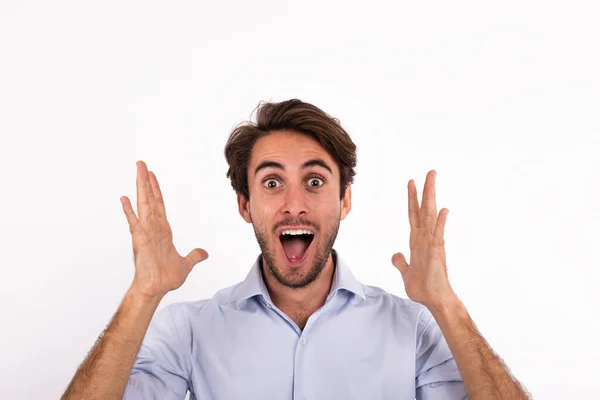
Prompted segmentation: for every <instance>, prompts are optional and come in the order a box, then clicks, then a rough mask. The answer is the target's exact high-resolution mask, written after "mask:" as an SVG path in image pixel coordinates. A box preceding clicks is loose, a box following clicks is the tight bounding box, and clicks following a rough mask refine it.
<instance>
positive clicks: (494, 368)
mask: <svg viewBox="0 0 600 400" xmlns="http://www.w3.org/2000/svg"><path fill="white" fill-rule="evenodd" d="M432 314H433V316H434V318H435V320H436V322H437V323H438V325H439V326H440V329H441V330H442V333H443V335H444V338H445V339H446V342H447V343H448V347H449V348H450V351H451V352H452V354H453V356H454V359H455V360H456V364H457V366H458V369H459V370H460V374H461V376H462V378H463V381H464V383H465V387H466V388H467V393H468V395H469V398H470V399H472V400H476V399H515V400H517V399H519V400H521V399H523V400H526V399H529V398H530V397H529V393H528V392H527V391H526V389H525V388H524V387H523V386H522V385H521V384H520V383H519V381H517V380H516V379H515V378H514V377H513V376H512V375H511V373H510V372H509V370H508V367H507V366H506V365H505V364H504V363H503V362H502V359H501V358H500V357H499V356H498V355H497V354H495V353H494V351H493V350H492V348H491V347H490V345H489V344H488V343H487V341H486V340H485V339H484V338H483V336H481V334H480V333H479V331H478V330H477V327H476V326H475V323H474V322H473V320H472V319H471V317H470V316H469V313H468V312H467V309H466V308H465V306H464V305H463V303H462V302H461V301H460V300H459V299H458V298H456V299H455V300H454V301H451V302H449V303H448V304H446V305H445V306H443V307H439V308H438V309H435V310H433V311H432Z"/></svg>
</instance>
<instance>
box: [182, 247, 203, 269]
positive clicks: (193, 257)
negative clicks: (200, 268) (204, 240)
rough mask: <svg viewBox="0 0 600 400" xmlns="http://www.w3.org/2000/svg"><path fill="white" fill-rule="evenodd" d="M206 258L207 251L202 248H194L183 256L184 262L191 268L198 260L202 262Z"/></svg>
mask: <svg viewBox="0 0 600 400" xmlns="http://www.w3.org/2000/svg"><path fill="white" fill-rule="evenodd" d="M207 258H208V253H207V252H206V250H204V249H200V248H196V249H194V250H192V251H190V253H189V254H188V255H187V256H185V258H184V260H185V263H186V264H187V265H188V266H189V267H190V269H191V268H193V267H194V266H195V265H196V264H198V263H199V262H202V261H204V260H206V259H207Z"/></svg>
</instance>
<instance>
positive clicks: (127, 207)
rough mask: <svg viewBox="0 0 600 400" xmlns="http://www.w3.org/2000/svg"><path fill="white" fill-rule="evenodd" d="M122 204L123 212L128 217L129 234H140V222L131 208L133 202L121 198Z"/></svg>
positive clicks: (123, 197)
mask: <svg viewBox="0 0 600 400" xmlns="http://www.w3.org/2000/svg"><path fill="white" fill-rule="evenodd" d="M120 200H121V204H122V205H123V212H124V213H125V217H127V223H128V224H129V232H131V234H132V235H137V234H139V229H140V221H139V220H138V218H137V216H136V215H135V212H134V211H133V207H131V202H130V201H129V198H128V197H127V196H122V197H121V199H120Z"/></svg>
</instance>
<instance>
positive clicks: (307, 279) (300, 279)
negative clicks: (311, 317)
mask: <svg viewBox="0 0 600 400" xmlns="http://www.w3.org/2000/svg"><path fill="white" fill-rule="evenodd" d="M282 225H290V226H294V225H306V226H310V227H312V228H313V229H314V231H315V235H314V237H313V241H316V240H318V242H315V243H311V245H314V252H315V257H314V259H313V262H312V265H311V266H310V268H309V269H308V272H307V273H306V274H303V273H302V271H300V269H298V270H295V271H291V272H283V271H284V268H283V266H282V267H281V268H280V267H278V265H277V251H278V250H277V246H279V244H278V243H271V244H269V243H270V242H269V240H268V238H269V235H268V233H267V230H266V229H262V228H261V227H257V226H256V225H255V224H252V227H253V228H254V235H255V236H256V240H257V241H258V245H259V246H260V251H261V253H262V258H263V260H264V264H266V267H267V268H268V269H269V271H270V272H271V274H272V275H273V276H274V277H275V279H276V280H277V281H278V282H279V283H280V284H282V285H283V286H286V287H288V288H292V289H300V288H303V287H306V286H308V285H310V284H311V283H312V282H314V281H315V280H316V279H317V278H318V277H319V275H320V274H321V272H322V271H323V268H325V264H326V263H327V260H328V259H329V255H330V254H331V250H332V249H333V244H334V243H335V239H336V237H337V234H338V230H339V227H340V219H339V218H336V219H334V220H333V222H332V223H331V224H330V225H329V226H328V227H327V229H326V230H324V231H322V232H321V229H320V228H319V227H318V226H317V225H316V224H315V223H313V222H310V221H306V220H301V219H293V220H292V219H289V220H285V221H281V222H280V223H278V224H277V225H276V226H275V227H274V228H273V230H272V232H273V236H274V235H275V231H276V229H277V228H278V227H279V226H282ZM275 240H279V238H278V237H276V238H275ZM306 251H308V250H306ZM264 266H265V265H263V268H264Z"/></svg>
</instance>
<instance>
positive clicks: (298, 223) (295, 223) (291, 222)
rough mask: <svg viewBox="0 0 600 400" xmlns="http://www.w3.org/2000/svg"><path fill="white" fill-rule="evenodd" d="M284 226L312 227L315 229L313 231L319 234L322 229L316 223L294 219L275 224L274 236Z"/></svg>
mask: <svg viewBox="0 0 600 400" xmlns="http://www.w3.org/2000/svg"><path fill="white" fill-rule="evenodd" d="M282 226H290V227H292V228H293V227H297V226H298V227H299V226H310V227H311V228H313V230H314V231H315V233H319V232H320V231H321V229H320V228H319V225H317V224H316V223H314V222H312V221H309V220H307V219H301V218H293V219H284V220H283V221H279V222H278V223H276V224H275V226H274V227H273V234H275V233H276V232H277V229H279V228H281V227H282Z"/></svg>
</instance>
